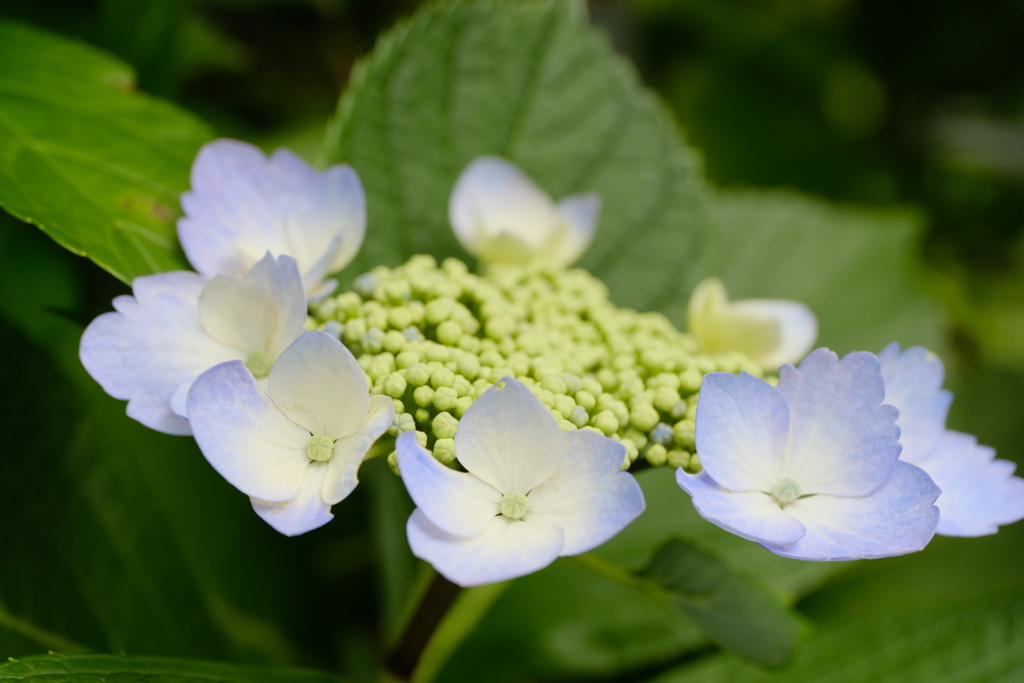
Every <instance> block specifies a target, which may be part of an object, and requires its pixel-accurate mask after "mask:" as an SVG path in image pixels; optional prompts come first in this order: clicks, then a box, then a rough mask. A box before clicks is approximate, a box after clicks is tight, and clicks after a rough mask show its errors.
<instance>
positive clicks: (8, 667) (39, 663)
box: [0, 654, 339, 683]
mask: <svg viewBox="0 0 1024 683" xmlns="http://www.w3.org/2000/svg"><path fill="white" fill-rule="evenodd" d="M0 680H3V681H28V680H32V681H38V680H45V681H48V682H50V683H87V682H92V681H98V680H117V681H123V682H124V683H131V682H132V681H160V682H161V683H189V682H192V681H195V682H199V681H202V682H203V683H338V681H339V679H338V678H336V677H335V676H333V675H331V674H327V673H321V672H318V671H309V670H304V669H273V668H262V667H255V666H241V665H238V664H222V663H219V662H194V661H189V660H185V659H170V658H167V657H126V656H123V655H122V656H117V655H93V654H88V655H86V654H83V655H63V654H48V655H34V656H32V657H25V658H22V659H17V660H15V659H12V660H10V661H7V662H4V663H3V664H0Z"/></svg>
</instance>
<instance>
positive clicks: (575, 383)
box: [562, 372, 582, 394]
mask: <svg viewBox="0 0 1024 683" xmlns="http://www.w3.org/2000/svg"><path fill="white" fill-rule="evenodd" d="M562 381H563V382H565V392H564V393H568V394H575V393H576V392H577V391H579V390H580V385H581V384H582V382H581V381H580V378H579V377H578V376H577V375H574V374H573V373H571V372H564V373H562Z"/></svg>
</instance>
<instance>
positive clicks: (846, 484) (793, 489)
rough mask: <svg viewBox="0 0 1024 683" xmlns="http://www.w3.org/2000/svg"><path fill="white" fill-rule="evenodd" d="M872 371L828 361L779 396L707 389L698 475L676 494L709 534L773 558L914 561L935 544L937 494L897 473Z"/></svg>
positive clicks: (919, 479)
mask: <svg viewBox="0 0 1024 683" xmlns="http://www.w3.org/2000/svg"><path fill="white" fill-rule="evenodd" d="M884 395H885V387H884V385H883V383H882V375H881V368H880V367H879V363H878V360H877V359H876V358H875V356H874V355H873V354H870V353H851V354H849V355H848V356H846V357H844V358H843V359H842V360H841V361H840V360H839V358H838V357H837V356H836V354H834V353H833V352H831V351H829V350H828V349H818V350H817V351H815V352H814V353H812V354H810V355H809V356H808V357H807V358H806V359H805V360H804V361H803V363H801V364H800V368H799V369H796V368H794V367H793V366H791V365H784V366H782V369H781V377H780V380H779V384H778V387H777V388H776V387H773V386H771V385H770V384H768V383H767V382H765V381H763V380H760V379H757V378H756V377H752V376H751V375H748V374H746V373H741V374H740V375H739V376H736V375H732V374H729V373H724V372H715V373H711V374H709V375H706V376H705V377H704V383H703V385H702V386H701V391H700V402H699V404H698V408H697V427H696V440H697V452H698V453H699V455H700V461H701V464H702V465H703V468H704V469H703V471H702V472H701V473H700V474H698V475H690V474H687V473H686V472H684V471H683V470H682V469H679V470H678V471H677V473H676V479H677V481H678V482H679V485H680V486H681V487H682V488H683V489H685V490H686V491H687V492H688V493H689V494H690V495H691V496H692V497H693V505H694V507H695V508H696V509H697V511H698V512H699V513H700V514H701V516H703V517H704V518H705V519H707V520H708V521H710V522H713V523H715V524H717V525H718V526H720V527H722V528H723V529H725V530H726V531H730V532H732V533H734V534H736V535H738V536H742V537H743V538H746V539H749V540H752V541H756V542H757V543H760V544H761V545H762V546H764V547H765V548H767V549H768V550H771V551H772V552H774V553H777V554H779V555H782V556H784V557H792V558H796V559H801V560H853V559H861V558H874V557H887V556H891V555H902V554H905V553H910V552H914V551H917V550H921V549H922V548H923V547H924V546H925V545H927V544H928V542H929V541H930V540H931V538H932V536H933V534H934V533H935V525H936V523H937V522H938V517H939V511H938V509H937V508H936V507H935V506H934V505H933V503H934V502H935V499H936V498H938V496H939V493H940V491H939V488H938V487H937V486H936V485H935V484H934V483H933V482H932V480H931V479H929V478H928V475H927V474H925V473H924V471H922V470H921V469H919V468H917V467H915V466H913V465H910V464H908V463H905V462H900V461H899V455H900V445H899V435H900V430H899V428H898V427H897V426H896V418H897V415H898V411H897V410H896V409H895V408H893V407H892V406H888V405H883V404H882V398H883V396H884Z"/></svg>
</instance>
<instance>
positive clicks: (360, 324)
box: [342, 318, 366, 345]
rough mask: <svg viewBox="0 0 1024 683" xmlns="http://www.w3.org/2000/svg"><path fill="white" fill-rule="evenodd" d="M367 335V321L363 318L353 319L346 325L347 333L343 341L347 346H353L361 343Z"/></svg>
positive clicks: (344, 334) (343, 336)
mask: <svg viewBox="0 0 1024 683" xmlns="http://www.w3.org/2000/svg"><path fill="white" fill-rule="evenodd" d="M365 335H366V321H365V320H363V319H362V318H352V319H351V320H349V321H348V322H346V323H345V331H344V332H343V333H342V339H343V340H344V342H345V343H346V344H349V345H352V344H356V343H357V342H359V341H360V340H361V339H362V338H363V336H365Z"/></svg>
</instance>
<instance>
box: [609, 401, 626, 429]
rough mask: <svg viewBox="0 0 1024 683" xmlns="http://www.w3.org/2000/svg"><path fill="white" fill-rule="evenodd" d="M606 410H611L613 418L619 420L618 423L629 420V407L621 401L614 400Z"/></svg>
mask: <svg viewBox="0 0 1024 683" xmlns="http://www.w3.org/2000/svg"><path fill="white" fill-rule="evenodd" d="M608 410H610V411H612V414H613V415H615V419H616V420H618V421H619V424H620V425H625V424H626V423H627V422H629V408H627V407H626V404H625V403H623V402H622V401H614V402H613V403H612V404H611V406H609V408H608Z"/></svg>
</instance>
